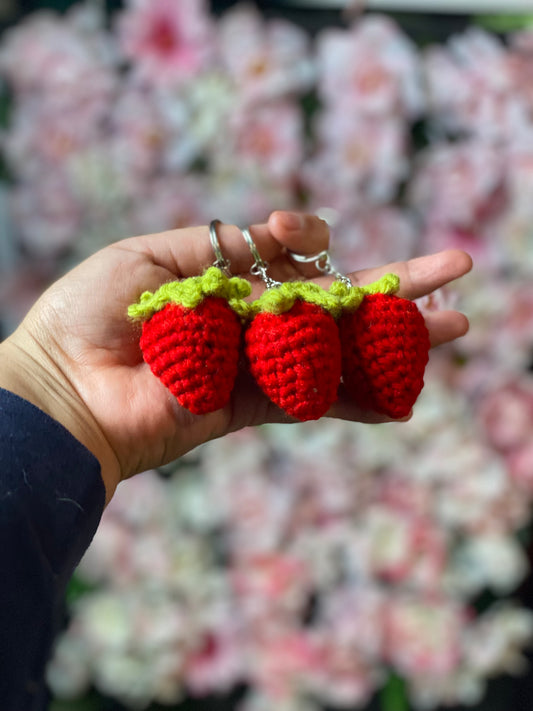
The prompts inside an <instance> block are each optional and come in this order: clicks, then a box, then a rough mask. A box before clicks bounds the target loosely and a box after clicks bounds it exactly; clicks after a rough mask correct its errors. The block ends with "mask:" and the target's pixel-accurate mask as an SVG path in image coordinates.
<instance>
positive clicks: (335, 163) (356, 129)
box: [302, 110, 407, 214]
mask: <svg viewBox="0 0 533 711" xmlns="http://www.w3.org/2000/svg"><path fill="white" fill-rule="evenodd" d="M316 135H317V146H318V150H317V152H316V153H315V155H313V156H312V157H311V158H310V160H308V161H307V162H306V163H305V164H304V165H303V167H302V181H303V184H304V186H305V188H306V189H307V190H309V191H310V201H311V203H312V204H313V205H314V206H316V207H328V208H333V209H335V210H337V211H339V212H341V213H345V212H348V211H349V213H350V214H353V212H354V210H355V209H356V208H360V207H362V206H367V207H372V206H374V205H380V204H383V203H385V202H387V201H389V200H391V199H392V198H393V197H394V195H395V193H396V190H397V188H398V185H399V182H400V180H401V178H402V177H404V176H405V175H406V171H407V156H406V133H405V126H404V124H403V123H402V122H401V121H400V120H398V119H396V118H374V119H370V118H368V117H361V116H358V115H357V114H354V113H347V112H345V111H342V110H334V111H325V112H323V113H321V114H319V117H318V119H317V125H316Z"/></svg>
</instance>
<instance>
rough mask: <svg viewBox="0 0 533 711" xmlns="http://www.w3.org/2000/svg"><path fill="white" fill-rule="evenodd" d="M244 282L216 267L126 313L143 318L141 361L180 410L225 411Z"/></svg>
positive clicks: (247, 287)
mask: <svg viewBox="0 0 533 711" xmlns="http://www.w3.org/2000/svg"><path fill="white" fill-rule="evenodd" d="M249 293H250V284H249V283H248V282H247V281H245V280H244V279H238V278H236V277H233V278H231V279H229V278H228V277H226V276H225V275H224V274H223V273H222V272H221V271H220V270H219V269H217V268H216V267H211V268H210V269H208V270H207V271H206V272H205V274H204V275H203V276H201V277H191V278H190V279H186V280H185V281H182V282H172V283H170V284H164V285H163V286H162V287H161V288H160V289H159V290H158V291H157V292H156V293H155V294H151V293H150V292H145V293H144V294H143V295H142V296H141V299H140V301H139V303H138V304H134V305H132V306H130V308H129V310H128V313H129V315H130V316H132V317H134V318H139V317H141V318H148V320H146V321H145V322H144V323H143V327H142V336H141V339H140V346H141V350H142V352H143V357H144V360H145V361H146V363H148V365H149V366H150V368H151V370H152V372H153V373H154V375H156V376H157V377H158V378H159V379H160V380H161V382H162V383H164V385H166V387H167V388H168V389H169V390H170V392H171V393H172V394H173V395H174V396H175V397H176V398H177V399H178V401H179V403H180V404H181V405H183V407H185V408H187V409H188V410H190V411H191V412H192V413H194V414H196V415H203V414H206V413H208V412H213V411H215V410H218V409H220V408H222V407H224V406H225V405H226V404H227V403H228V401H229V399H230V396H231V392H232V390H233V385H234V383H235V378H236V375H237V370H238V360H239V353H240V344H241V335H242V325H241V318H240V315H239V314H240V313H241V311H242V310H243V309H245V305H244V302H242V301H241V299H242V297H244V296H247V295H248V294H249Z"/></svg>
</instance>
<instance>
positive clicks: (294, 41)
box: [218, 5, 314, 104]
mask: <svg viewBox="0 0 533 711" xmlns="http://www.w3.org/2000/svg"><path fill="white" fill-rule="evenodd" d="M218 38H219V52H220V55H221V59H222V62H223V65H224V68H225V69H226V72H227V74H228V76H229V77H231V79H232V80H233V82H234V83H235V85H236V87H237V88H238V91H239V94H240V101H242V102H243V103H244V104H248V103H250V102H254V103H255V102H257V101H276V100H279V99H284V98H286V97H287V96H288V95H292V94H294V92H297V91H298V92H301V91H305V90H306V89H308V88H309V87H310V85H311V81H312V79H313V78H314V76H313V70H312V64H311V58H310V54H309V38H308V37H307V35H306V33H305V32H304V31H303V30H301V29H300V28H298V27H296V25H293V24H291V23H288V22H285V21H283V20H279V19H277V20H271V21H269V22H265V21H264V20H263V18H262V17H261V15H260V14H259V12H258V11H257V10H256V9H254V8H253V7H252V6H251V5H250V6H247V5H238V6H237V7H236V8H235V9H233V10H230V11H228V12H226V13H225V14H224V16H223V17H222V19H221V21H220V25H219V36H218Z"/></svg>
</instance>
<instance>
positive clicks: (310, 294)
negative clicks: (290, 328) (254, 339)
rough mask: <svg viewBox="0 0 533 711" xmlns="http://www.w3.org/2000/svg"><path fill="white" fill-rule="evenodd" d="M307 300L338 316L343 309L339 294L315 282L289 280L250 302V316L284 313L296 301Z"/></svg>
mask: <svg viewBox="0 0 533 711" xmlns="http://www.w3.org/2000/svg"><path fill="white" fill-rule="evenodd" d="M298 300H300V301H306V302H307V303H309V304H316V305H317V306H321V307H322V308H323V309H324V310H325V311H328V312H329V313H331V315H332V316H333V317H334V318H336V317H337V316H338V315H339V314H340V311H341V306H340V302H339V299H338V298H337V296H336V295H335V294H333V293H331V292H330V291H326V289H323V288H322V287H321V286H319V285H318V284H314V283H313V282H310V281H308V282H302V281H289V282H285V283H283V284H280V285H279V286H276V287H273V288H271V289H267V290H266V291H264V292H263V293H262V294H261V296H260V297H259V298H258V299H256V300H255V301H254V302H252V304H250V317H253V316H255V315H256V314H258V313H261V312H264V311H267V312H269V313H273V314H282V313H285V312H286V311H289V310H290V309H292V307H293V306H294V303H295V302H296V301H298Z"/></svg>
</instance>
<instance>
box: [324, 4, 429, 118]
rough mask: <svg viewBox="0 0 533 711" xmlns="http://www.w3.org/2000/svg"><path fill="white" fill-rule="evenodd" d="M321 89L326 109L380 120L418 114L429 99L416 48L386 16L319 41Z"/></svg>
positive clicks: (328, 34) (330, 33)
mask: <svg viewBox="0 0 533 711" xmlns="http://www.w3.org/2000/svg"><path fill="white" fill-rule="evenodd" d="M317 52H318V71H319V78H318V86H319V91H320V94H321V96H322V98H323V99H324V100H325V102H326V105H330V106H336V107H337V108H338V109H340V110H341V111H343V112H345V111H348V112H350V113H352V114H353V113H356V114H362V115H371V116H372V117H376V116H392V115H395V116H409V117H412V116H417V115H418V114H419V113H420V111H421V108H422V104H423V98H422V97H423V95H422V85H421V78H420V71H419V70H420V67H419V64H418V59H417V54H416V50H415V48H414V46H413V45H412V44H411V43H410V41H409V40H408V39H407V37H406V36H405V35H403V34H402V33H401V32H400V31H399V29H398V27H397V26H396V25H395V24H394V23H393V22H391V21H390V20H388V19H387V18H386V17H385V16H370V17H366V18H363V19H362V20H361V21H359V22H358V23H356V24H354V25H353V26H352V27H351V28H350V29H348V30H325V31H323V32H322V33H321V34H320V35H319V38H318V49H317Z"/></svg>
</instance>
